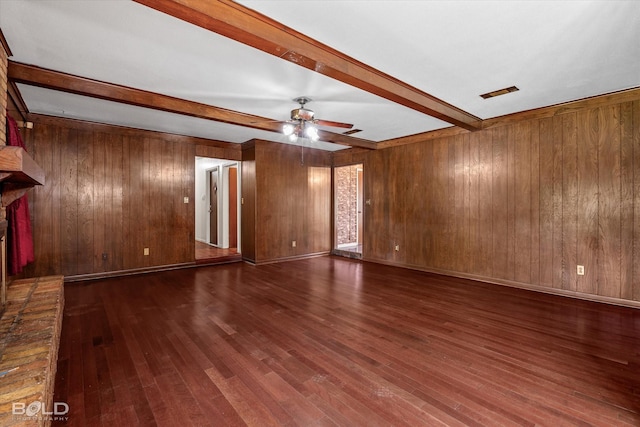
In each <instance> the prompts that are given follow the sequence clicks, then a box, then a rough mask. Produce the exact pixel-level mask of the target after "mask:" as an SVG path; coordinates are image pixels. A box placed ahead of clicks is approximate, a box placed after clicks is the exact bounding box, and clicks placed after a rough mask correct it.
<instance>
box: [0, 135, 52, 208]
mask: <svg viewBox="0 0 640 427" xmlns="http://www.w3.org/2000/svg"><path fill="white" fill-rule="evenodd" d="M0 182H2V184H3V186H2V207H7V206H8V205H9V204H11V202H13V201H14V200H16V199H19V198H20V197H22V196H23V195H24V193H25V192H26V191H27V190H28V189H30V188H31V187H33V186H34V185H44V171H43V170H42V168H41V167H40V166H38V164H37V163H36V162H35V161H34V160H33V159H32V158H31V156H29V154H28V153H27V152H26V151H25V150H24V149H23V148H21V147H14V146H8V145H7V146H0Z"/></svg>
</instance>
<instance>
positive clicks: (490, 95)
mask: <svg viewBox="0 0 640 427" xmlns="http://www.w3.org/2000/svg"><path fill="white" fill-rule="evenodd" d="M518 90H520V89H518V88H517V87H515V86H511V87H506V88H504V89H498V90H494V91H493V92H487V93H483V94H482V95H480V96H481V97H483V98H484V99H489V98H493V97H494V96H500V95H506V94H508V93H511V92H516V91H518Z"/></svg>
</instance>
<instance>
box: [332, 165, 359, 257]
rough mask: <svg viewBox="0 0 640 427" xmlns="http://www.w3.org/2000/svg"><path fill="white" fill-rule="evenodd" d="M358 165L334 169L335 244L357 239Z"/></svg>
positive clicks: (353, 241) (352, 241)
mask: <svg viewBox="0 0 640 427" xmlns="http://www.w3.org/2000/svg"><path fill="white" fill-rule="evenodd" d="M357 168H358V166H355V165H354V166H344V167H338V168H336V169H335V171H336V187H335V188H336V210H337V215H336V231H337V244H338V245H342V244H345V243H355V242H356V241H357V239H358V223H357V215H358V212H357V203H356V199H357V195H358V179H357V176H358V172H357Z"/></svg>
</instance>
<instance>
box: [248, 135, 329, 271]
mask: <svg viewBox="0 0 640 427" xmlns="http://www.w3.org/2000/svg"><path fill="white" fill-rule="evenodd" d="M247 151H249V152H250V153H247ZM245 154H246V155H245V156H244V159H245V161H244V162H243V181H242V186H243V188H242V197H244V198H245V205H243V225H242V227H243V228H242V235H243V245H242V247H243V256H244V257H245V259H249V260H251V261H253V262H256V263H264V262H272V261H278V260H284V259H291V258H296V257H300V256H307V255H309V254H319V253H328V252H329V251H330V250H331V153H330V152H326V151H320V150H314V149H310V148H305V149H304V157H303V152H302V148H301V147H298V146H292V145H287V144H274V143H270V142H266V141H255V145H254V146H252V147H251V148H249V149H248V150H245ZM249 159H251V162H252V163H251V165H252V168H253V169H250V168H247V167H246V166H248V164H247V163H248V162H247V160H249ZM250 173H253V174H255V178H252V177H250V176H247V174H250ZM252 186H253V187H252ZM251 200H253V201H251ZM247 203H250V204H249V205H247ZM251 203H255V215H256V216H255V225H254V226H252V225H251V224H247V223H246V222H245V219H246V218H245V210H246V209H247V208H248V206H251ZM245 238H251V239H253V238H255V240H254V242H255V243H253V245H254V247H253V249H254V254H253V255H254V258H253V259H252V258H249V256H250V253H249V251H245V249H246V248H248V247H250V245H251V243H245V240H244V239H245ZM293 241H295V242H296V246H295V247H293V246H292V242H293Z"/></svg>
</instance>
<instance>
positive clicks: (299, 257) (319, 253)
mask: <svg viewBox="0 0 640 427" xmlns="http://www.w3.org/2000/svg"><path fill="white" fill-rule="evenodd" d="M329 254H330V252H329V251H323V252H315V253H312V254H304V255H295V256H290V257H282V258H273V259H267V260H260V261H254V260H250V259H243V261H246V262H248V263H250V264H254V265H265V264H275V263H277V262H287V261H296V260H300V259H307V258H315V257H319V256H328V255H329Z"/></svg>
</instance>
